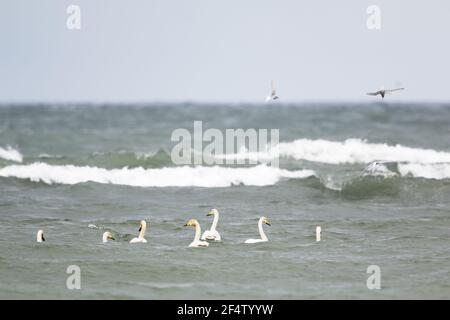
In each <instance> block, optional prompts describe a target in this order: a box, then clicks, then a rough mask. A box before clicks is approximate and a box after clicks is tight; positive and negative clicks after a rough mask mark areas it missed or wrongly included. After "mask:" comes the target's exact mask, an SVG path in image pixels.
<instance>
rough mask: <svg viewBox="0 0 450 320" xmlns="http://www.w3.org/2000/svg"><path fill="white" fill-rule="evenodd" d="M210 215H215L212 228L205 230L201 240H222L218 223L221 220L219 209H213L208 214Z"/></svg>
mask: <svg viewBox="0 0 450 320" xmlns="http://www.w3.org/2000/svg"><path fill="white" fill-rule="evenodd" d="M206 216H207V217H208V216H214V220H213V223H212V225H211V229H209V230H206V231H205V232H203V235H202V238H201V240H214V241H220V240H221V237H220V234H219V232H217V230H216V228H217V223H218V222H219V211H217V209H212V210H211V211H210V212H209V213H208V214H207V215H206Z"/></svg>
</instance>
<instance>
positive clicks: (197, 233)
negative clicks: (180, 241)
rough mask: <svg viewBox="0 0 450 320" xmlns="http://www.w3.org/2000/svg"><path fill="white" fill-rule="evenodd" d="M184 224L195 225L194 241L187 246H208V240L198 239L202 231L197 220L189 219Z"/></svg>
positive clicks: (186, 225) (187, 225)
mask: <svg viewBox="0 0 450 320" xmlns="http://www.w3.org/2000/svg"><path fill="white" fill-rule="evenodd" d="M184 226H185V227H195V237H194V241H192V242H191V244H190V245H189V247H194V248H198V247H207V246H209V243H208V242H206V241H201V240H200V235H201V233H202V230H201V229H200V223H198V221H197V220H196V219H191V220H189V221H188V222H187V223H186V224H185V225H184Z"/></svg>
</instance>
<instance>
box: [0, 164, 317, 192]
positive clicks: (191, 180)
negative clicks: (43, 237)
mask: <svg viewBox="0 0 450 320" xmlns="http://www.w3.org/2000/svg"><path fill="white" fill-rule="evenodd" d="M314 175H315V173H314V171H312V170H297V171H289V170H284V169H279V168H272V167H270V166H266V165H258V166H255V167H249V168H230V167H218V166H215V167H201V166H198V167H188V166H184V167H173V168H159V169H144V168H131V169H130V168H122V169H111V170H108V169H104V168H97V167H78V166H73V165H65V166H55V165H49V164H46V163H33V164H29V165H12V166H7V167H4V168H2V169H0V177H15V178H19V179H29V180H31V181H35V182H39V181H41V182H44V183H47V184H70V185H72V184H77V183H84V182H97V183H104V184H117V185H127V186H138V187H188V186H194V187H209V188H213V187H229V186H232V185H239V184H243V185H246V186H268V185H274V184H276V183H277V182H278V181H280V180H281V179H302V178H307V177H310V176H314Z"/></svg>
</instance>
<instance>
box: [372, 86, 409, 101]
mask: <svg viewBox="0 0 450 320" xmlns="http://www.w3.org/2000/svg"><path fill="white" fill-rule="evenodd" d="M399 90H405V88H396V89H384V88H381V89H380V90H378V91H376V92H369V93H367V94H368V95H369V96H377V95H381V98H382V99H384V96H385V95H387V94H391V93H392V92H394V91H399Z"/></svg>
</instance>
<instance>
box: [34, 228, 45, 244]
mask: <svg viewBox="0 0 450 320" xmlns="http://www.w3.org/2000/svg"><path fill="white" fill-rule="evenodd" d="M43 241H45V238H44V231H42V230H39V231H38V232H37V235H36V242H43Z"/></svg>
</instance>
